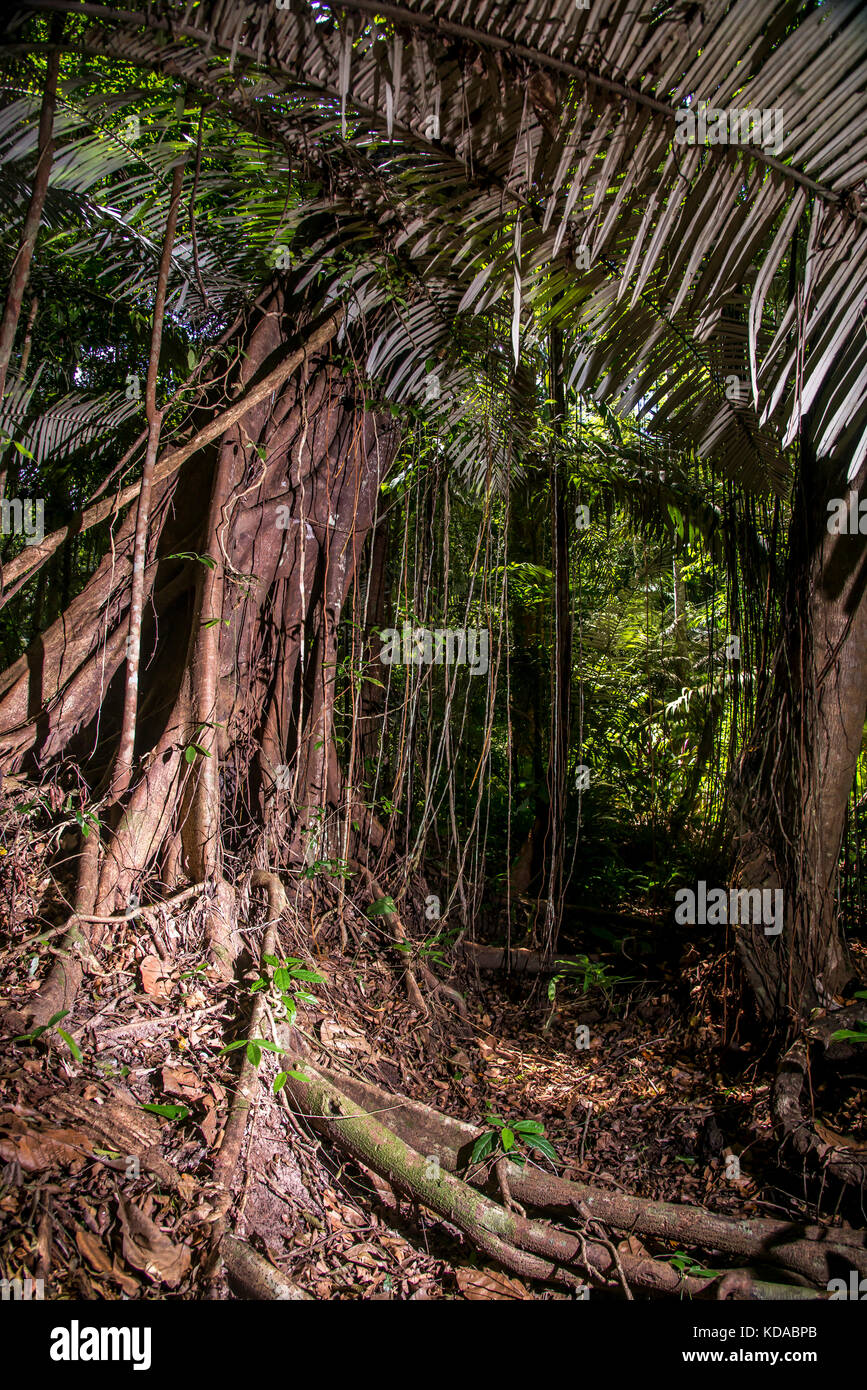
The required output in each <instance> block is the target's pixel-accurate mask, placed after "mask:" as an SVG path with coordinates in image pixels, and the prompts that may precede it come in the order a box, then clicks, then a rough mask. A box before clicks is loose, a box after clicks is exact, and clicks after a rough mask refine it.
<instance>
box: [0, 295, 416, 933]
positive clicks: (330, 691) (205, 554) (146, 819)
mask: <svg viewBox="0 0 867 1390" xmlns="http://www.w3.org/2000/svg"><path fill="white" fill-rule="evenodd" d="M337 322H338V320H337V318H336V317H335V316H334V315H332V316H331V320H330V323H331V326H330V328H329V329H328V333H327V334H326V335H325V341H327V337H328V336H329V335H331V336H333V332H334V331H336V328H337ZM305 334H306V335H307V341H320V340H321V339H322V334H321V332H320V330H319V329H318V328H316V327H315V326H314V328H313V329H310V330H309V331H308V330H302V337H304V335H305ZM317 334H318V335H319V336H318V338H317ZM297 337H298V330H297V321H296V320H295V319H294V318H293V315H292V314H291V312H290V306H288V305H287V304H286V303H285V302H284V296H283V292H282V290H281V289H279V288H277V289H275V290H274V293H273V294H272V296H271V298H270V300H268V301H267V302H266V303H265V305H264V306H263V308H262V309H261V310H259V311H257V312H256V313H255V315H254V316H253V318H252V320H251V323H250V325H249V327H248V331H247V333H246V336H245V341H244V344H243V346H244V352H243V354H242V355H241V361H242V366H241V368H240V373H239V380H237V381H236V382H235V383H234V384H233V387H232V388H231V389H232V390H233V391H234V394H235V397H236V398H241V395H242V393H243V394H244V395H247V394H249V395H250V396H251V398H252V397H253V396H254V395H255V384H256V382H258V381H260V380H262V379H264V377H265V376H266V375H267V374H268V373H270V372H272V371H273V370H274V364H275V362H279V361H280V360H281V359H283V358H285V357H286V354H287V347H288V346H291V343H292V339H293V338H297ZM224 404H225V402H224V401H221V402H219V404H215V407H214V411H215V413H216V411H217V409H223V408H224ZM396 443H397V438H396V434H395V432H394V429H393V426H392V425H391V422H390V421H389V422H388V424H387V425H385V426H384V425H383V424H382V422H381V421H380V420H378V419H377V417H375V416H374V415H373V414H372V413H370V412H368V411H365V410H364V409H363V408H362V407H361V405H360V404H359V403H358V402H357V401H356V398H355V396H354V394H353V392H352V389H351V383H349V382H347V381H346V380H345V379H344V378H343V376H342V375H341V374H340V372H339V371H338V370H337V369H336V368H334V367H332V366H331V365H330V363H329V362H328V360H327V358H325V357H323V356H322V355H321V353H320V354H319V355H314V356H313V357H312V358H311V360H310V362H309V363H307V362H306V361H305V364H304V369H303V371H300V372H299V371H296V372H295V374H294V375H293V376H290V377H289V378H288V379H287V380H284V381H283V382H282V384H280V385H279V387H278V388H277V389H275V390H273V391H272V392H271V393H270V395H266V396H264V397H263V398H262V399H261V400H258V401H256V402H255V403H254V404H253V405H252V406H251V407H250V408H249V409H248V410H247V411H246V412H245V413H242V414H241V415H240V418H237V419H235V420H233V422H232V423H231V424H230V425H229V427H228V428H227V429H226V431H225V433H224V434H223V436H222V439H221V440H220V441H219V442H217V443H215V444H213V445H210V446H208V447H206V448H204V449H199V450H198V451H197V452H195V453H194V454H192V456H190V457H188V458H187V459H186V460H185V461H184V462H183V463H182V465H181V467H180V468H179V470H178V471H177V472H175V473H172V474H171V475H170V476H165V474H161V472H160V468H159V467H158V468H157V469H156V471H155V482H154V488H153V495H152V503H151V508H150V526H149V532H148V545H147V562H146V564H145V576H146V581H145V586H144V595H143V611H144V620H143V624H142V633H141V678H140V690H139V702H138V711H137V723H136V733H135V754H136V763H135V768H134V771H133V777H132V782H131V786H130V789H129V792H128V794H127V795H126V796H125V797H124V799H123V804H122V814H121V816H120V820H119V823H118V824H117V826H116V828H115V830H114V832H113V833H112V834H111V836H110V837H109V838H108V840H107V841H106V843H105V844H104V845H103V849H104V856H103V862H102V866H101V871H100V876H99V892H98V896H97V913H98V914H100V915H104V914H107V913H108V912H110V911H112V910H115V909H116V908H118V907H123V906H125V898H126V895H127V894H128V893H129V892H130V891H131V888H132V887H133V886H134V884H135V883H136V882H137V880H138V879H139V878H140V877H141V876H142V875H143V874H144V873H145V872H149V871H151V870H152V869H153V868H155V867H156V865H157V864H158V863H159V862H162V861H166V862H168V863H170V864H171V865H173V866H177V863H178V857H179V848H178V846H179V840H180V841H182V842H183V859H182V863H183V868H184V869H185V870H186V872H187V874H188V875H189V876H192V877H194V878H197V879H198V878H202V879H207V880H210V881H211V882H212V884H214V886H215V888H217V889H218V890H219V887H220V883H221V863H222V853H223V851H224V849H225V848H226V846H227V845H229V846H230V847H231V849H232V851H233V852H234V853H235V854H236V855H237V854H240V855H241V856H242V858H243V859H244V861H245V862H247V861H250V860H252V859H253V858H254V856H255V853H256V850H257V846H259V845H260V844H261V843H262V840H261V838H260V837H261V835H262V827H263V826H264V835H265V844H266V847H265V849H264V851H263V852H264V853H266V854H268V855H271V854H274V855H275V856H277V857H278V862H279V857H280V856H282V857H283V859H284V861H285V858H286V857H287V856H288V857H291V858H294V859H295V860H296V861H297V860H300V859H302V858H303V857H304V856H305V854H307V853H308V851H309V850H310V849H311V841H312V840H315V841H316V844H315V849H316V853H317V854H319V853H320V849H321V847H322V844H323V843H324V841H325V840H329V842H330V841H331V840H332V839H333V841H334V843H335V844H336V843H337V827H336V825H334V824H333V822H334V821H335V820H336V817H337V808H338V806H339V802H340V796H339V783H340V777H339V770H338V767H337V759H336V752H335V748H334V739H333V702H334V677H335V665H334V663H335V659H336V650H337V647H336V643H337V628H338V623H339V619H340V614H341V610H342V607H343V604H344V601H345V600H346V597H347V594H348V592H349V590H350V587H351V585H352V583H353V581H354V576H355V573H356V569H357V567H358V565H359V562H360V559H361V555H362V551H363V549H364V546H365V543H366V541H367V538H368V535H369V533H370V531H371V527H372V524H373V519H374V509H375V503H376V497H377V492H378V488H379V483H380V481H381V479H382V477H383V475H384V472H385V469H386V468H387V466H388V464H389V462H390V460H391V458H392V456H393V453H394V450H395V447H396ZM208 498H210V502H209V503H208V501H207V499H208ZM203 501H204V502H205V505H204V506H203ZM134 541H135V509H133V511H132V512H131V513H130V514H128V515H127V517H126V518H125V519H124V521H123V522H122V523H121V525H120V527H119V528H118V533H117V536H116V538H115V544H114V554H113V555H109V556H107V557H106V559H105V560H104V561H103V563H102V565H101V566H100V567H99V569H98V570H97V571H96V573H95V574H94V575H93V577H92V578H91V580H90V581H89V582H88V584H87V585H86V586H85V588H84V590H83V591H82V593H81V594H80V595H78V596H77V597H76V598H75V599H74V600H73V601H72V603H71V604H70V605H69V609H68V610H67V612H66V613H64V614H63V615H61V618H60V619H59V620H58V622H57V623H55V624H54V625H53V626H52V627H51V628H49V630H48V631H47V632H46V633H45V634H44V635H42V636H41V637H40V638H39V639H37V642H36V643H34V646H33V647H32V648H31V650H30V651H29V652H28V653H27V654H26V655H25V656H24V657H22V658H21V660H20V661H18V662H17V663H16V664H15V665H14V666H13V667H12V668H11V669H10V670H9V671H7V672H6V673H5V674H4V675H3V676H0V765H2V766H3V767H5V768H7V769H9V770H11V769H13V768H16V767H20V766H21V765H22V764H30V765H31V766H32V765H33V764H34V763H35V764H36V765H37V766H44V765H45V763H46V762H47V761H49V760H50V759H54V758H56V757H57V756H58V755H59V754H61V753H66V752H69V753H71V754H73V755H77V756H78V757H79V758H80V759H87V762H88V766H89V769H90V773H91V789H92V791H96V790H97V787H98V784H99V783H100V781H101V783H102V785H103V786H105V785H106V784H107V781H108V778H109V775H110V768H111V764H112V762H113V758H114V754H115V751H116V748H117V744H118V738H119V735H120V731H121V723H122V708H123V694H124V691H123V669H122V667H123V659H124V656H125V645H126V632H127V623H128V617H129V608H130V598H131V591H132V579H133V553H134ZM251 827H255V832H256V833H255V834H253V835H252V836H251ZM332 831H333V834H332ZM320 832H322V833H320ZM104 833H105V829H104ZM175 871H176V869H175V868H173V869H172V872H175ZM218 896H219V893H218Z"/></svg>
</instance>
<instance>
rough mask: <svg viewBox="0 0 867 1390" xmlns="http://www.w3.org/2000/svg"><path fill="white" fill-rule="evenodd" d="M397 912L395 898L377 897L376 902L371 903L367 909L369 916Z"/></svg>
mask: <svg viewBox="0 0 867 1390" xmlns="http://www.w3.org/2000/svg"><path fill="white" fill-rule="evenodd" d="M390 912H397V908H396V907H395V903H394V898H391V897H386V898H377V900H376V902H375V903H371V904H370V907H369V908H368V909H367V915H368V917H381V916H382V915H383V914H384V913H390Z"/></svg>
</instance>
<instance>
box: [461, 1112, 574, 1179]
mask: <svg viewBox="0 0 867 1390" xmlns="http://www.w3.org/2000/svg"><path fill="white" fill-rule="evenodd" d="M485 1119H486V1120H488V1122H489V1123H490V1124H491V1125H492V1126H493V1128H491V1129H487V1130H485V1132H484V1134H480V1135H479V1137H478V1139H477V1140H476V1142H475V1144H474V1145H473V1147H472V1151H471V1153H470V1163H482V1162H483V1161H484V1160H485V1159H486V1158H489V1157H491V1156H494V1157H496V1158H501V1157H502V1156H503V1155H504V1154H508V1155H509V1158H510V1160H511V1161H512V1163H516V1164H517V1165H518V1167H519V1168H523V1166H524V1164H525V1163H526V1162H527V1154H525V1153H522V1152H521V1150H522V1149H524V1148H527V1149H532V1150H534V1151H535V1152H536V1153H540V1154H542V1155H543V1157H544V1158H548V1159H550V1160H551V1162H552V1163H557V1162H558V1158H557V1151H556V1149H555V1148H554V1145H553V1144H552V1143H551V1142H550V1140H548V1139H546V1138H545V1126H544V1125H542V1124H540V1123H539V1121H538V1120H515V1122H514V1123H513V1124H507V1123H506V1121H505V1120H504V1119H503V1117H502V1116H501V1115H494V1114H493V1113H492V1112H489V1113H488V1114H487V1115H486V1116H485Z"/></svg>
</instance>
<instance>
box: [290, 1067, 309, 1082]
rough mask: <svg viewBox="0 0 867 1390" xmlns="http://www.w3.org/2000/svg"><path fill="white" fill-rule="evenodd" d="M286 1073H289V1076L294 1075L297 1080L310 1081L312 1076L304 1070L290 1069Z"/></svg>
mask: <svg viewBox="0 0 867 1390" xmlns="http://www.w3.org/2000/svg"><path fill="white" fill-rule="evenodd" d="M286 1075H287V1076H292V1077H294V1078H295V1080H296V1081H309V1080H310V1077H309V1076H308V1075H307V1073H306V1072H303V1071H292V1070H291V1069H290V1070H289V1071H288V1072H287V1073H286Z"/></svg>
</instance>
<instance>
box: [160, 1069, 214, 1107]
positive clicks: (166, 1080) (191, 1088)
mask: <svg viewBox="0 0 867 1390" xmlns="http://www.w3.org/2000/svg"><path fill="white" fill-rule="evenodd" d="M160 1075H161V1077H162V1083H163V1091H164V1092H165V1094H166V1095H167V1096H180V1097H181V1099H182V1100H201V1098H202V1096H203V1095H204V1094H205V1088H204V1086H203V1085H202V1083H201V1081H200V1080H199V1078H198V1077H197V1076H196V1073H195V1072H194V1071H193V1069H192V1067H163V1068H162V1071H161V1073H160Z"/></svg>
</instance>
